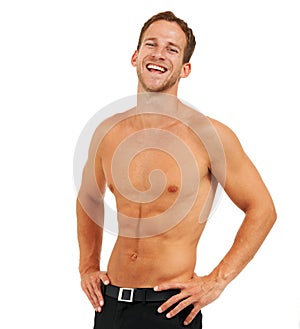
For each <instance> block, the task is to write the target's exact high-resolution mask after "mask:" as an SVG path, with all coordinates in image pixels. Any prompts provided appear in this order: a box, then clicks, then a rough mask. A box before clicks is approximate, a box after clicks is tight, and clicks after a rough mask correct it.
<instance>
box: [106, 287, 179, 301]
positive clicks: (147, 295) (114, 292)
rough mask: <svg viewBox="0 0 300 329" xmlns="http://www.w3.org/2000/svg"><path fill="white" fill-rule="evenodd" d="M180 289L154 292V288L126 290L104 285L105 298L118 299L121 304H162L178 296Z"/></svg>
mask: <svg viewBox="0 0 300 329" xmlns="http://www.w3.org/2000/svg"><path fill="white" fill-rule="evenodd" d="M179 292H180V290H179V289H169V290H164V291H154V289H153V288H124V287H118V286H114V285H111V284H110V285H108V286H105V285H102V293H103V294H104V295H105V296H109V297H111V298H114V299H117V300H118V301H119V302H127V303H133V302H160V301H166V300H167V299H169V298H170V297H172V296H174V295H176V294H178V293H179Z"/></svg>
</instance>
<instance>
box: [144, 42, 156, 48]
mask: <svg viewBox="0 0 300 329" xmlns="http://www.w3.org/2000/svg"><path fill="white" fill-rule="evenodd" d="M145 45H146V46H148V47H154V46H155V44H154V42H146V43H145Z"/></svg>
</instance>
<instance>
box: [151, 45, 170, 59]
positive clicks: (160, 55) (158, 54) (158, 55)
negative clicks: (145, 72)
mask: <svg viewBox="0 0 300 329" xmlns="http://www.w3.org/2000/svg"><path fill="white" fill-rule="evenodd" d="M151 56H152V57H153V58H154V59H158V60H163V59H165V58H166V56H165V49H164V48H163V47H159V46H157V47H155V48H154V49H153V52H152V54H151Z"/></svg>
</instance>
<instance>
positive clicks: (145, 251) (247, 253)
mask: <svg viewBox="0 0 300 329" xmlns="http://www.w3.org/2000/svg"><path fill="white" fill-rule="evenodd" d="M185 45H186V39H185V35H184V33H183V32H182V30H181V29H180V27H179V26H178V25H177V24H176V23H174V22H167V21H157V22H154V23H153V24H152V25H151V26H150V27H149V28H148V29H147V30H146V32H145V34H144V37H143V42H142V45H141V48H140V49H139V51H135V52H134V54H133V56H132V60H131V63H132V65H133V66H134V67H136V70H137V74H138V78H139V81H138V94H143V93H145V92H155V93H160V92H163V93H165V94H168V95H171V96H177V91H178V84H179V81H180V79H181V78H186V77H188V75H189V74H190V71H191V65H190V63H183V52H184V47H185ZM149 63H150V64H155V65H160V66H162V67H164V68H165V69H166V72H164V73H161V72H156V71H153V72H150V71H149V70H148V69H147V65H148V64H149ZM175 108H176V110H178V111H179V112H180V113H184V114H183V115H184V116H185V117H186V118H189V120H191V122H192V121H194V119H196V118H195V115H197V114H195V112H194V111H193V110H192V109H190V108H188V107H187V106H185V105H183V104H182V103H180V102H179V101H178V104H177V106H176V107H175ZM136 111H137V109H134V110H133V113H137V112H136ZM131 113H132V112H130V111H129V112H127V113H125V114H119V115H117V116H116V117H114V118H110V119H108V120H107V121H106V122H105V123H104V124H102V125H100V126H99V128H98V130H97V131H96V133H95V135H94V138H93V140H92V142H91V146H90V151H89V158H88V161H87V163H86V166H85V168H84V171H83V177H82V185H81V188H80V191H79V194H78V199H77V218H78V241H79V247H80V266H79V270H80V274H81V286H82V289H83V290H84V292H85V293H86V295H87V297H88V298H89V300H90V302H91V304H92V305H93V307H94V308H95V310H96V311H98V312H101V310H102V308H103V306H104V302H105V301H104V298H103V296H102V294H101V291H100V283H103V284H105V285H107V284H109V283H111V284H114V285H117V286H121V287H153V288H154V290H156V291H161V290H166V289H180V293H179V294H177V295H174V296H173V297H171V298H170V299H168V300H167V301H166V302H164V303H162V305H161V306H160V307H159V309H158V312H164V311H165V310H167V309H168V308H171V311H169V313H168V314H166V316H167V317H173V316H175V315H176V314H177V313H179V312H180V311H181V310H183V309H184V308H185V307H187V306H188V305H191V304H192V305H193V306H194V308H193V309H192V311H191V313H190V314H189V315H188V317H187V318H186V320H185V324H186V325H187V324H189V323H190V322H191V321H192V320H193V319H194V317H195V316H196V315H197V313H198V312H199V311H200V309H201V308H203V307H204V306H206V305H208V304H210V303H211V302H213V301H214V300H215V299H217V298H218V297H219V296H220V294H221V293H222V292H223V290H224V289H225V288H226V286H227V285H228V284H229V283H230V282H231V281H232V280H233V279H234V278H235V277H236V276H237V275H238V274H239V273H240V272H241V271H242V270H243V268H244V267H245V266H246V265H247V264H248V262H249V261H250V260H251V259H252V258H253V257H254V255H255V254H256V252H257V251H258V249H259V248H260V246H261V244H262V243H263V241H264V239H265V238H266V236H267V234H268V233H269V231H270V229H271V228H272V226H273V224H274V222H275V220H276V212H275V208H274V204H273V201H272V198H271V196H270V194H269V192H268V190H267V188H266V186H265V184H264V182H263V180H262V178H261V177H260V175H259V173H258V171H257V169H256V168H255V166H254V164H253V163H252V162H251V160H250V159H249V158H248V156H247V155H246V153H245V152H244V150H243V148H242V146H241V144H240V142H239V140H238V138H237V136H236V135H235V134H234V132H233V131H232V130H231V129H229V128H228V127H227V126H225V125H224V124H222V123H220V122H218V121H216V120H214V119H211V118H207V120H208V122H209V124H211V125H212V126H213V127H214V129H215V130H216V132H217V134H218V136H219V138H220V140H221V142H222V146H223V150H224V156H225V160H226V180H224V181H222V182H221V183H222V185H223V188H224V190H225V192H226V193H227V194H228V196H229V197H230V198H231V200H232V201H233V203H234V204H235V205H236V206H237V207H239V208H240V209H241V210H242V211H243V212H244V214H245V217H244V219H243V222H242V224H241V226H240V229H239V230H238V232H237V234H236V237H235V239H234V242H233V244H232V247H231V248H230V250H229V251H228V252H227V254H226V255H225V256H224V258H223V259H222V260H221V261H220V263H219V264H217V266H216V267H215V268H214V269H213V271H212V272H211V273H209V274H208V275H206V276H202V277H199V276H197V275H196V274H195V273H194V269H195V265H196V248H197V244H198V241H199V239H200V237H201V234H202V232H203V230H204V228H205V223H206V222H205V221H201V222H199V214H202V216H203V218H205V217H206V216H207V215H208V211H209V207H210V205H211V202H210V197H211V192H212V191H214V184H213V182H214V180H213V177H216V178H217V179H218V178H219V177H220V173H219V172H218V169H217V168H214V167H213V166H212V163H211V159H210V154H208V151H207V150H206V148H205V147H204V145H203V143H202V141H201V140H199V138H196V137H195V135H194V134H192V133H191V131H190V130H189V129H188V128H187V127H186V126H185V125H183V124H182V122H181V121H180V120H174V119H172V118H170V117H164V116H162V115H159V114H157V115H156V116H153V115H151V116H150V115H147V114H145V113H142V114H141V115H131ZM116 122H117V124H116ZM112 125H114V128H113V129H110V130H109V129H107V127H111V126H112ZM145 128H160V129H164V130H165V131H168V132H172V133H173V134H174V135H176V136H178V137H179V138H180V139H181V140H183V141H184V143H185V144H186V145H188V146H189V147H190V149H191V151H192V153H193V155H194V156H195V161H196V163H197V166H198V168H199V175H200V180H199V193H198V194H197V198H196V201H195V203H194V206H193V207H192V208H191V209H190V211H189V212H188V214H187V215H186V216H185V217H184V218H183V220H182V221H180V223H179V224H178V225H176V226H174V227H172V228H171V229H169V230H167V231H166V232H162V233H160V234H157V235H153V236H149V237H135V238H131V237H125V236H121V235H119V236H118V238H117V241H116V244H115V246H114V249H113V251H112V254H111V257H110V260H109V264H108V268H107V271H101V270H100V265H99V264H100V251H101V245H102V234H103V230H102V227H101V223H102V222H103V196H104V193H105V189H106V187H107V186H108V187H109V188H110V189H111V191H112V192H113V193H114V195H115V198H116V204H117V209H118V211H119V213H122V214H125V215H127V216H131V217H134V218H136V219H141V220H142V218H149V217H152V216H155V215H157V214H160V213H163V212H165V211H166V210H167V209H168V207H170V205H172V203H174V202H175V201H176V198H177V197H178V195H179V192H180V191H181V190H182V186H183V185H182V184H183V182H181V181H180V177H181V176H180V170H179V168H178V166H176V163H174V160H173V159H172V158H171V157H170V155H168V154H167V153H166V152H163V151H161V150H155V149H152V150H146V151H144V152H141V153H139V154H138V155H137V156H135V158H134V159H133V161H132V162H131V164H130V166H129V178H130V181H131V183H132V185H133V186H134V187H135V188H136V189H137V190H140V191H146V190H147V189H149V188H150V185H149V174H150V172H151V170H153V169H161V170H162V172H164V173H165V178H166V185H165V188H164V190H163V193H162V194H161V196H160V197H159V198H157V199H155V200H153V201H151V202H149V203H139V202H131V201H129V199H131V198H130V197H131V195H130V193H129V192H128V195H126V194H124V193H120V191H119V189H118V188H117V186H116V180H115V177H117V176H115V175H116V173H114V172H113V170H112V158H113V155H114V154H115V152H116V150H117V147H118V146H119V145H120V143H121V142H122V141H123V140H124V139H126V137H128V136H130V135H131V134H132V133H134V132H138V131H140V130H141V129H145ZM99 136H105V138H103V139H101V138H99ZM99 141H100V142H99ZM93 177H95V178H96V183H94V182H93ZM113 177H114V180H113ZM117 178H118V177H117ZM117 180H118V179H117ZM117 183H118V182H117ZM184 197H185V198H186V199H188V195H186V196H185V195H184ZM184 202H185V201H184ZM120 225H121V229H122V223H121V222H120ZM175 255H176V257H175ZM179 301H181V302H179ZM177 302H179V303H178V304H177V305H176V306H175V304H176V303H177Z"/></svg>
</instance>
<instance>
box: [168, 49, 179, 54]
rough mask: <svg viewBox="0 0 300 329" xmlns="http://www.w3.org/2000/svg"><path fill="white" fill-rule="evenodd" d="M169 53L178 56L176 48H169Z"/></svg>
mask: <svg viewBox="0 0 300 329" xmlns="http://www.w3.org/2000/svg"><path fill="white" fill-rule="evenodd" d="M169 51H170V52H171V53H174V54H178V50H177V49H176V48H169Z"/></svg>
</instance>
